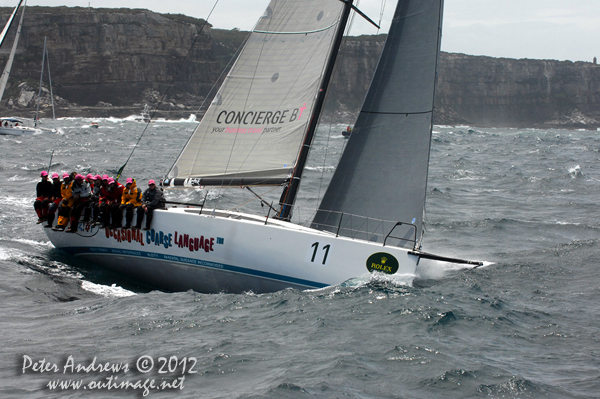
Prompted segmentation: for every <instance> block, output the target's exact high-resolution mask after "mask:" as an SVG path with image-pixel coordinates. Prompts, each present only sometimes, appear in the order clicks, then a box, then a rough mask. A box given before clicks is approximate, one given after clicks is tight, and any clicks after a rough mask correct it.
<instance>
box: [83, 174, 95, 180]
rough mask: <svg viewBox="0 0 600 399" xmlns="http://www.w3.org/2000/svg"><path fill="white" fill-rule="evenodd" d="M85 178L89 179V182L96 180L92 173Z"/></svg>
mask: <svg viewBox="0 0 600 399" xmlns="http://www.w3.org/2000/svg"><path fill="white" fill-rule="evenodd" d="M85 178H86V179H89V180H94V175H93V174H91V173H88V174H87V176H86V177H85Z"/></svg>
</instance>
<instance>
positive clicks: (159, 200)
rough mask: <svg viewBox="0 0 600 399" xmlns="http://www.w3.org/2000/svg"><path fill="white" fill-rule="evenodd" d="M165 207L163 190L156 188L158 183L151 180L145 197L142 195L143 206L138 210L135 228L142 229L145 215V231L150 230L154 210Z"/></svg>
mask: <svg viewBox="0 0 600 399" xmlns="http://www.w3.org/2000/svg"><path fill="white" fill-rule="evenodd" d="M164 206H165V196H164V195H163V192H162V190H160V189H158V188H156V183H155V182H154V180H150V181H149V182H148V188H147V189H146V191H144V195H142V206H140V207H139V208H138V209H137V219H136V223H135V228H136V229H139V228H141V227H142V219H143V218H144V214H145V215H146V227H144V230H150V225H151V223H152V214H153V213H154V210H155V209H157V208H161V209H162V208H164Z"/></svg>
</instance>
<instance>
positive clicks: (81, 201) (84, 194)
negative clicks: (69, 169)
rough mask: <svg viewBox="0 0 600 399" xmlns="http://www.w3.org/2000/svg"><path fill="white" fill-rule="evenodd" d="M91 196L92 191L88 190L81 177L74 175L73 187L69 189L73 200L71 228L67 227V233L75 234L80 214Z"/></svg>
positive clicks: (88, 187)
mask: <svg viewBox="0 0 600 399" xmlns="http://www.w3.org/2000/svg"><path fill="white" fill-rule="evenodd" d="M91 196H92V191H91V190H90V186H89V185H88V184H87V182H86V181H84V177H83V175H76V176H75V181H74V182H73V186H72V188H71V197H72V199H73V210H72V211H71V227H69V229H68V230H67V233H75V232H77V227H78V226H79V218H80V217H81V212H83V209H84V208H85V207H86V205H87V202H88V201H89V200H90V197H91Z"/></svg>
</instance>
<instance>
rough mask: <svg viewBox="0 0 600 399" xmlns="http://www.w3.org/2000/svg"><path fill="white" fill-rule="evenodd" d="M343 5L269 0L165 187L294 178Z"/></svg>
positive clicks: (336, 1) (333, 1)
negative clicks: (294, 170) (293, 172)
mask: <svg viewBox="0 0 600 399" xmlns="http://www.w3.org/2000/svg"><path fill="white" fill-rule="evenodd" d="M343 6H344V4H343V2H340V1H339V0H320V1H307V2H300V1H296V0H272V1H271V3H270V5H269V7H268V8H267V10H266V11H265V14H264V15H263V16H262V17H261V19H260V20H259V22H258V24H257V26H256V28H255V29H254V31H253V32H252V34H251V35H250V37H249V39H248V42H247V43H246V45H245V47H244V49H243V50H242V52H241V54H240V56H239V57H238V59H237V61H236V62H235V64H234V66H233V67H232V69H231V71H230V72H229V75H228V76H227V77H226V79H225V82H224V83H223V85H222V86H221V89H220V90H219V92H218V93H217V95H216V97H215V99H214V100H213V102H212V104H211V106H210V107H209V109H208V110H207V112H206V114H205V116H204V117H203V119H202V121H201V122H200V124H199V125H198V127H197V129H196V131H195V132H194V134H193V136H192V138H191V139H190V141H189V142H188V144H187V145H186V147H185V148H184V150H183V151H182V153H181V154H180V156H179V158H178V159H177V161H176V163H175V165H174V167H173V168H172V169H171V171H170V172H169V174H168V180H167V181H165V184H166V185H186V186H197V185H223V186H227V185H269V184H282V183H284V182H286V181H287V180H288V179H289V176H290V174H291V173H292V171H293V169H294V166H295V163H296V159H297V158H298V153H299V149H300V146H301V145H302V140H303V137H304V135H305V132H306V130H307V125H308V122H309V120H310V116H311V115H312V112H313V108H314V102H315V99H316V94H317V92H318V90H319V88H320V87H321V86H320V84H321V80H322V78H323V71H324V68H325V65H326V64H327V60H328V58H329V56H330V53H331V47H332V45H333V43H334V38H335V33H336V31H337V29H338V25H339V20H340V17H341V14H342V9H343Z"/></svg>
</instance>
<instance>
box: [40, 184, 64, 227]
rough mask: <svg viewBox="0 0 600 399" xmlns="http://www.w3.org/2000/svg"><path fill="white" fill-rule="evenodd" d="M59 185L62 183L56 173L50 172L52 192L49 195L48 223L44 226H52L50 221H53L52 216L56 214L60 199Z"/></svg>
mask: <svg viewBox="0 0 600 399" xmlns="http://www.w3.org/2000/svg"><path fill="white" fill-rule="evenodd" d="M61 186H62V183H61V182H60V179H59V177H58V173H52V194H51V195H50V201H51V202H50V206H49V207H48V224H47V225H45V226H44V227H52V223H54V217H55V216H56V215H55V213H56V210H57V209H58V206H59V205H60V202H61V201H62V196H61V192H60V190H61Z"/></svg>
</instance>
